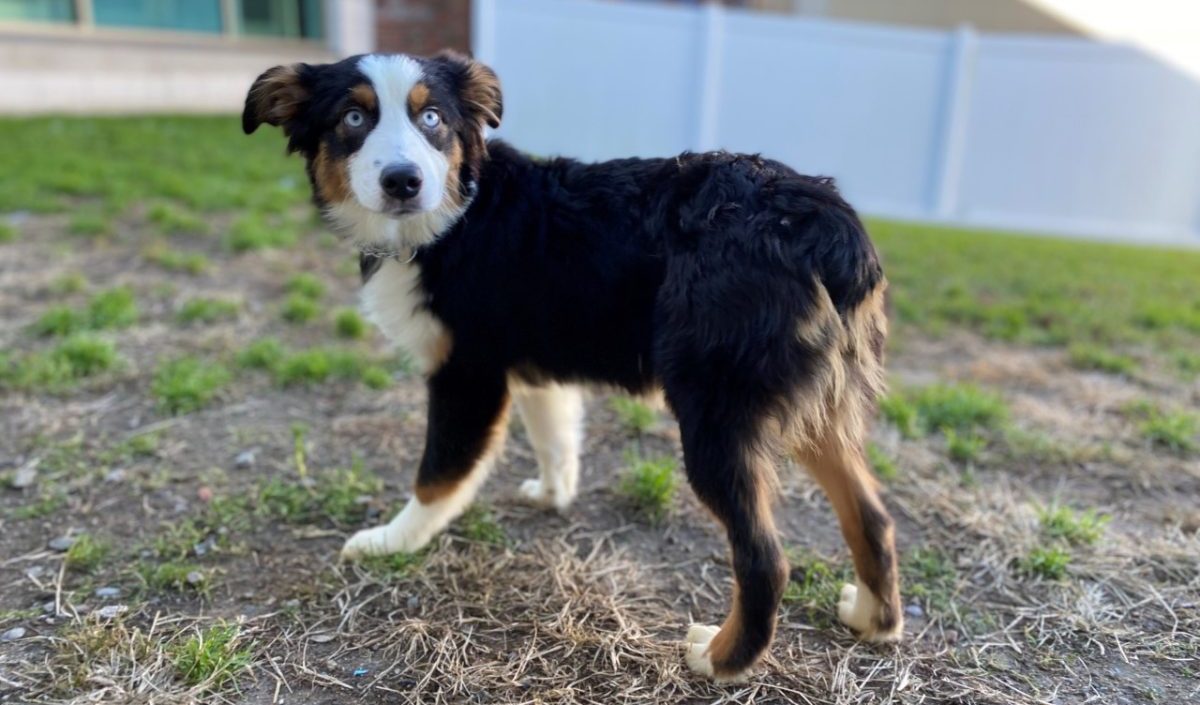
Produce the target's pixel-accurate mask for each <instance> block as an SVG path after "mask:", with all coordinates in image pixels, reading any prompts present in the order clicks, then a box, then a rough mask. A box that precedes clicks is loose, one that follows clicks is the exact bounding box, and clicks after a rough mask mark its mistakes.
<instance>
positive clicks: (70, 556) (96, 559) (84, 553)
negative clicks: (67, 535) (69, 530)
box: [65, 534, 111, 573]
mask: <svg viewBox="0 0 1200 705" xmlns="http://www.w3.org/2000/svg"><path fill="white" fill-rule="evenodd" d="M110 550H111V547H110V546H109V545H108V543H107V542H105V541H101V540H100V539H97V538H94V537H93V536H92V535H91V534H80V535H79V536H76V537H75V542H74V543H72V544H71V547H70V548H68V549H67V554H66V558H65V560H66V562H67V567H68V568H70V569H71V570H73V571H76V572H79V573H90V572H92V571H94V570H95V569H96V568H99V567H100V565H101V564H102V563H103V562H104V559H105V558H107V557H108V554H109V552H110Z"/></svg>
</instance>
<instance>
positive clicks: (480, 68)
mask: <svg viewBox="0 0 1200 705" xmlns="http://www.w3.org/2000/svg"><path fill="white" fill-rule="evenodd" d="M437 58H438V59H440V60H442V61H444V62H446V64H448V65H449V66H450V67H451V68H452V70H453V71H454V73H455V75H456V77H457V79H458V80H457V83H458V92H459V97H460V98H461V99H462V104H463V107H464V108H465V109H466V111H467V115H468V116H470V117H471V118H472V119H473V120H475V121H476V122H477V123H478V124H479V127H480V129H483V126H484V125H487V126H488V127H492V128H495V127H500V118H501V117H502V116H503V115H504V98H503V96H502V95H501V93H500V79H499V78H497V77H496V72H495V71H493V70H491V69H490V68H488V67H487V66H484V65H483V64H481V63H479V62H478V61H476V60H474V59H472V58H470V57H468V56H463V55H462V54H459V53H458V52H454V51H443V52H442V53H440V54H438V55H437Z"/></svg>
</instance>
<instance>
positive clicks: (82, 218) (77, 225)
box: [67, 211, 112, 237]
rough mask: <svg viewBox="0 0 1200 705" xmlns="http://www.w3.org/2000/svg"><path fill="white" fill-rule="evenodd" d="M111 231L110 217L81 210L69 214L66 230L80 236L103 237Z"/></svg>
mask: <svg viewBox="0 0 1200 705" xmlns="http://www.w3.org/2000/svg"><path fill="white" fill-rule="evenodd" d="M111 231H112V219H111V218H110V217H109V216H107V215H105V214H103V213H97V212H92V211H83V212H80V213H76V214H75V215H73V216H71V221H70V222H69V223H67V232H69V233H71V234H72V235H78V236H80V237H103V236H105V235H108V234H109V233H110V232H111Z"/></svg>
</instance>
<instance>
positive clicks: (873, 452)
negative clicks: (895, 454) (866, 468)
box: [867, 443, 900, 480]
mask: <svg viewBox="0 0 1200 705" xmlns="http://www.w3.org/2000/svg"><path fill="white" fill-rule="evenodd" d="M867 462H868V463H870V465H871V469H872V470H874V471H875V474H876V475H878V476H879V478H880V479H882V480H895V479H896V478H897V477H899V476H900V471H899V470H897V469H896V461H894V460H892V459H891V458H890V457H889V456H888V454H887V453H884V452H883V450H882V449H881V448H880V447H879V446H877V445H875V444H874V443H868V444H867Z"/></svg>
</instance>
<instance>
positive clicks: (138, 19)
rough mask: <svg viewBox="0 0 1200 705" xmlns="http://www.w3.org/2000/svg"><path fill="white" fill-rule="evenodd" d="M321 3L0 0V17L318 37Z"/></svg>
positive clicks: (321, 26) (322, 22) (305, 0)
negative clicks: (77, 10) (77, 11)
mask: <svg viewBox="0 0 1200 705" xmlns="http://www.w3.org/2000/svg"><path fill="white" fill-rule="evenodd" d="M324 6H325V0H0V21H3V20H19V21H24V22H59V23H65V24H78V23H80V22H84V23H89V22H90V23H91V24H94V25H95V26H97V27H102V28H134V29H160V30H161V29H165V30H175V31H183V32H200V33H205V34H239V35H246V36H256V37H283V38H289V39H320V38H322V37H323V36H324V35H325V17H324ZM77 7H78V9H79V13H78V14H77V13H76V8H77Z"/></svg>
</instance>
